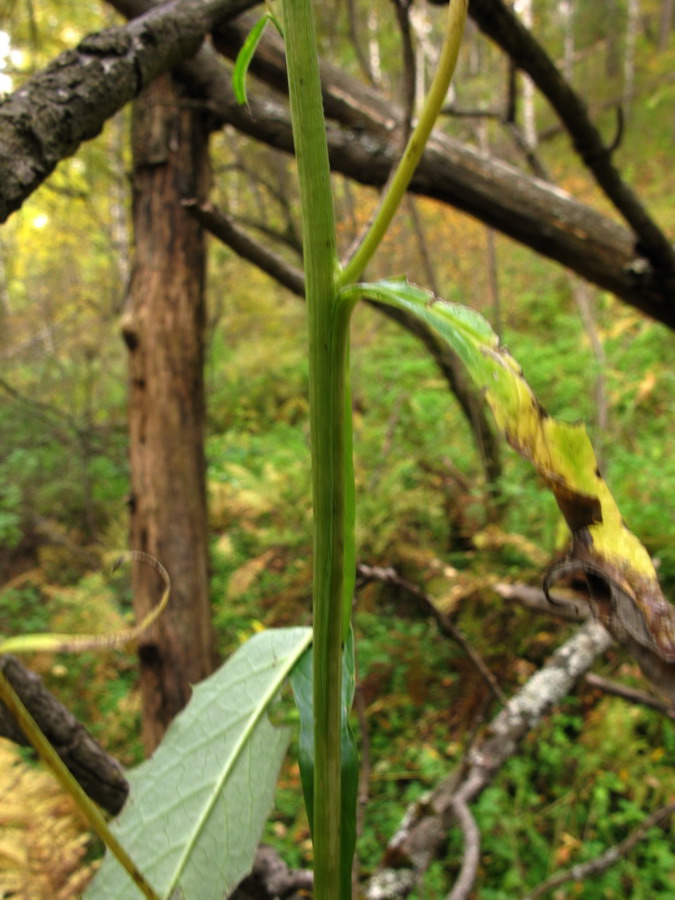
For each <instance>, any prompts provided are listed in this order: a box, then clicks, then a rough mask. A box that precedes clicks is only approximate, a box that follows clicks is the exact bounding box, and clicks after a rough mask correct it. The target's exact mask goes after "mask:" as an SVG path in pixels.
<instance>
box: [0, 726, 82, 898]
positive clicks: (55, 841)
mask: <svg viewBox="0 0 675 900" xmlns="http://www.w3.org/2000/svg"><path fill="white" fill-rule="evenodd" d="M89 843H90V834H89V832H88V831H87V829H86V826H85V824H84V822H83V820H82V818H81V816H80V814H79V813H78V811H77V808H76V806H75V804H74V803H73V801H72V799H71V798H70V797H69V796H68V795H66V794H64V793H63V791H62V789H61V787H60V786H59V784H58V782H57V781H56V780H55V779H54V778H53V776H52V775H51V774H50V773H49V772H46V771H45V770H44V769H42V768H41V767H39V766H38V767H35V766H32V765H30V764H29V763H26V762H24V761H23V760H22V758H21V755H20V752H19V750H18V748H17V747H15V745H14V744H12V743H10V742H9V741H6V740H4V739H0V900H5V898H10V897H11V898H13V900H71V898H72V900H74V898H76V897H80V896H81V895H82V892H83V891H84V888H85V886H86V885H87V883H88V882H89V880H90V879H91V877H92V875H93V873H94V870H95V865H92V864H87V863H85V862H84V860H85V856H86V854H87V850H88V847H89Z"/></svg>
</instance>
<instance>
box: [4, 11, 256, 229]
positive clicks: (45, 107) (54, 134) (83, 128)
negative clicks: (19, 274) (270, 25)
mask: <svg viewBox="0 0 675 900" xmlns="http://www.w3.org/2000/svg"><path fill="white" fill-rule="evenodd" d="M251 6H253V0H175V2H173V3H169V4H162V5H161V6H158V7H157V8H155V9H151V10H150V11H149V12H148V13H147V15H145V16H143V17H141V18H139V19H135V20H134V21H133V22H131V23H129V24H128V25H123V26H116V27H113V28H107V29H105V30H104V31H100V32H98V33H97V34H93V35H89V36H88V37H86V38H84V40H83V41H81V42H80V44H79V45H78V47H77V48H76V49H74V50H67V51H66V52H65V53H62V54H61V55H60V56H58V57H57V58H56V59H55V60H54V61H53V62H52V63H51V64H50V65H49V66H48V67H47V68H46V69H44V70H43V71H42V72H39V73H38V74H37V75H34V76H33V77H32V78H29V79H28V81H26V82H25V83H24V84H23V85H22V86H21V87H20V88H19V89H18V90H16V91H15V92H14V93H13V94H11V95H10V96H9V97H7V99H6V100H4V101H3V103H2V104H1V105H0V222H4V221H5V219H6V218H7V217H8V216H9V214H10V213H11V212H13V211H14V210H15V209H18V208H19V207H20V206H21V204H22V203H23V201H24V200H25V199H26V197H28V196H29V195H30V194H31V193H32V192H33V191H34V190H35V188H36V187H37V186H38V185H39V184H41V183H42V182H43V181H44V179H45V178H46V177H47V176H48V175H49V174H50V173H51V172H52V171H53V170H54V168H55V167H56V164H57V163H58V162H59V161H60V160H61V159H63V158H64V157H66V156H70V155H71V154H72V153H74V152H75V150H77V148H78V147H79V145H80V144H81V143H82V142H83V141H86V140H89V139H90V138H93V137H95V136H96V135H97V134H98V133H99V132H100V131H101V128H102V127H103V125H104V124H105V122H106V121H107V120H108V119H109V118H110V117H111V116H112V115H113V114H114V113H116V112H117V111H118V110H119V109H121V108H122V107H123V106H125V105H126V104H127V103H128V102H129V101H130V100H133V99H134V97H137V96H138V94H139V93H140V92H141V91H142V90H143V88H144V87H146V85H148V84H150V82H151V81H153V80H154V79H155V78H157V76H158V75H160V74H162V72H166V71H168V70H169V69H171V68H172V67H173V66H175V65H176V64H177V63H178V62H180V61H181V60H183V59H186V58H189V57H191V56H192V55H193V54H194V53H195V51H196V50H197V49H198V48H199V45H200V44H201V43H202V41H203V39H204V36H205V35H206V34H207V33H208V32H209V31H210V29H211V28H212V27H213V26H214V24H215V23H216V22H218V21H222V20H223V19H227V18H228V17H233V16H236V15H238V14H239V13H240V12H242V11H243V10H245V9H248V8H250V7H251Z"/></svg>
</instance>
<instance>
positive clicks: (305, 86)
mask: <svg viewBox="0 0 675 900" xmlns="http://www.w3.org/2000/svg"><path fill="white" fill-rule="evenodd" d="M283 10H284V36H285V41H286V56H287V65H288V81H289V94H290V103H291V118H292V123H293V138H294V142H295V154H296V159H297V164H298V176H299V180H300V197H301V206H302V226H303V245H304V261H305V278H306V281H305V285H306V287H305V293H306V297H307V312H308V322H309V375H310V425H311V448H312V482H313V505H314V573H313V577H314V587H313V591H314V651H313V652H314V766H315V768H314V815H313V829H312V836H313V841H314V896H315V897H316V898H317V900H339V898H340V806H341V799H340V798H341V787H340V699H341V695H340V691H341V663H342V641H343V637H344V632H345V617H344V615H343V610H344V606H345V604H344V602H343V601H344V597H345V594H346V593H347V590H349V591H351V589H349V587H348V585H349V581H350V578H351V577H353V573H351V572H350V571H348V569H349V568H350V567H351V566H352V565H353V558H354V554H353V549H352V548H353V524H352V523H351V517H352V511H353V475H352V474H351V449H350V448H351V439H350V428H351V420H350V418H349V417H348V416H347V415H346V413H347V410H346V403H345V397H346V396H348V375H347V363H348V353H349V350H348V328H349V314H348V310H347V309H346V307H345V306H344V304H340V303H338V298H337V289H336V274H337V268H338V262H337V250H336V239H335V222H334V214H333V201H332V195H331V186H330V167H329V161H328V148H327V144H326V130H325V122H324V116H323V105H322V100H321V82H320V78H319V66H318V59H317V50H316V31H315V26H314V17H313V10H312V2H311V0H284V4H283ZM345 561H347V565H346V566H345ZM349 599H350V600H351V598H349ZM342 900H347V898H342Z"/></svg>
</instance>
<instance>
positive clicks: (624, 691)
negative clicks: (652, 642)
mask: <svg viewBox="0 0 675 900" xmlns="http://www.w3.org/2000/svg"><path fill="white" fill-rule="evenodd" d="M584 680H585V682H586V684H587V685H588V686H589V687H594V688H598V689H599V690H601V691H603V692H604V693H605V694H612V696H614V697H621V698H622V699H623V700H628V702H629V703H638V704H639V705H640V706H647V707H648V708H649V709H655V710H656V711H657V712H660V713H663V715H664V716H668V718H669V719H674V720H675V706H673V704H671V703H664V702H663V700H659V698H658V697H654V695H653V694H648V693H647V691H641V690H639V689H638V688H633V687H629V685H627V684H620V683H619V682H618V681H611V680H610V679H609V678H603V677H602V676H601V675H596V674H595V673H594V672H589V673H588V675H586V678H585V679H584Z"/></svg>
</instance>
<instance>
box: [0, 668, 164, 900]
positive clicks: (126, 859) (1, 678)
mask: <svg viewBox="0 0 675 900" xmlns="http://www.w3.org/2000/svg"><path fill="white" fill-rule="evenodd" d="M0 699H1V700H2V702H3V703H4V704H5V706H6V707H7V709H8V710H9V711H10V713H11V714H12V715H13V716H14V718H15V719H16V722H17V723H18V725H19V727H20V728H21V730H22V731H23V733H24V734H25V735H26V737H27V738H28V740H29V741H30V743H31V744H32V746H33V747H34V748H35V750H36V751H37V753H38V755H39V756H40V758H41V759H42V761H43V762H44V764H45V765H46V766H47V767H48V768H49V769H50V770H51V771H52V772H53V773H54V775H55V776H56V778H57V779H58V781H59V783H60V784H61V786H62V787H63V788H64V790H66V791H67V792H68V793H69V794H70V795H71V797H72V798H73V799H74V800H75V803H76V804H77V807H78V809H79V810H80V812H81V813H82V815H83V816H85V818H86V819H87V821H88V822H89V825H90V826H91V828H92V830H93V831H95V832H96V834H97V835H98V836H99V837H100V838H101V840H102V841H103V843H104V844H105V845H106V847H107V848H108V849H109V850H110V852H111V853H112V854H113V855H114V856H115V857H116V858H117V861H118V862H119V864H120V865H121V866H123V868H124V869H126V871H127V872H128V873H129V876H130V877H131V878H132V879H133V880H134V882H135V883H136V885H137V887H138V889H139V890H140V891H141V893H142V894H144V896H146V897H147V898H148V900H160V898H159V897H158V895H157V894H156V893H155V891H154V890H153V889H152V887H151V885H150V884H148V882H147V881H146V879H145V877H144V876H143V874H142V873H141V872H139V870H138V869H137V868H136V866H135V864H134V862H133V860H132V859H131V857H130V856H129V854H128V853H127V852H126V850H125V849H124V847H123V846H122V845H121V844H120V842H119V841H118V840H117V838H116V837H115V835H114V834H113V833H112V831H111V830H110V828H109V827H108V823H107V822H106V820H105V819H104V817H103V814H102V813H101V810H100V809H99V808H98V807H97V806H96V804H95V803H94V802H93V801H92V800H90V799H89V797H88V796H87V795H86V794H85V792H84V791H83V790H82V787H81V786H80V785H79V783H78V782H77V781H76V780H75V778H73V776H72V775H71V774H70V772H69V770H68V769H67V768H66V765H65V763H64V762H63V760H62V759H61V757H60V756H59V755H58V753H57V752H56V750H54V748H53V747H52V745H51V744H50V743H49V741H48V740H47V738H46V737H45V736H44V734H43V733H42V732H41V731H40V728H39V727H38V725H37V723H36V721H35V719H34V718H33V717H32V716H31V714H30V713H29V712H28V710H27V709H26V707H25V706H24V704H23V702H22V701H21V698H20V697H19V696H18V694H17V693H16V691H15V690H14V688H13V687H12V685H11V684H10V683H9V681H8V680H7V678H6V676H5V674H4V672H2V671H1V670H0Z"/></svg>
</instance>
